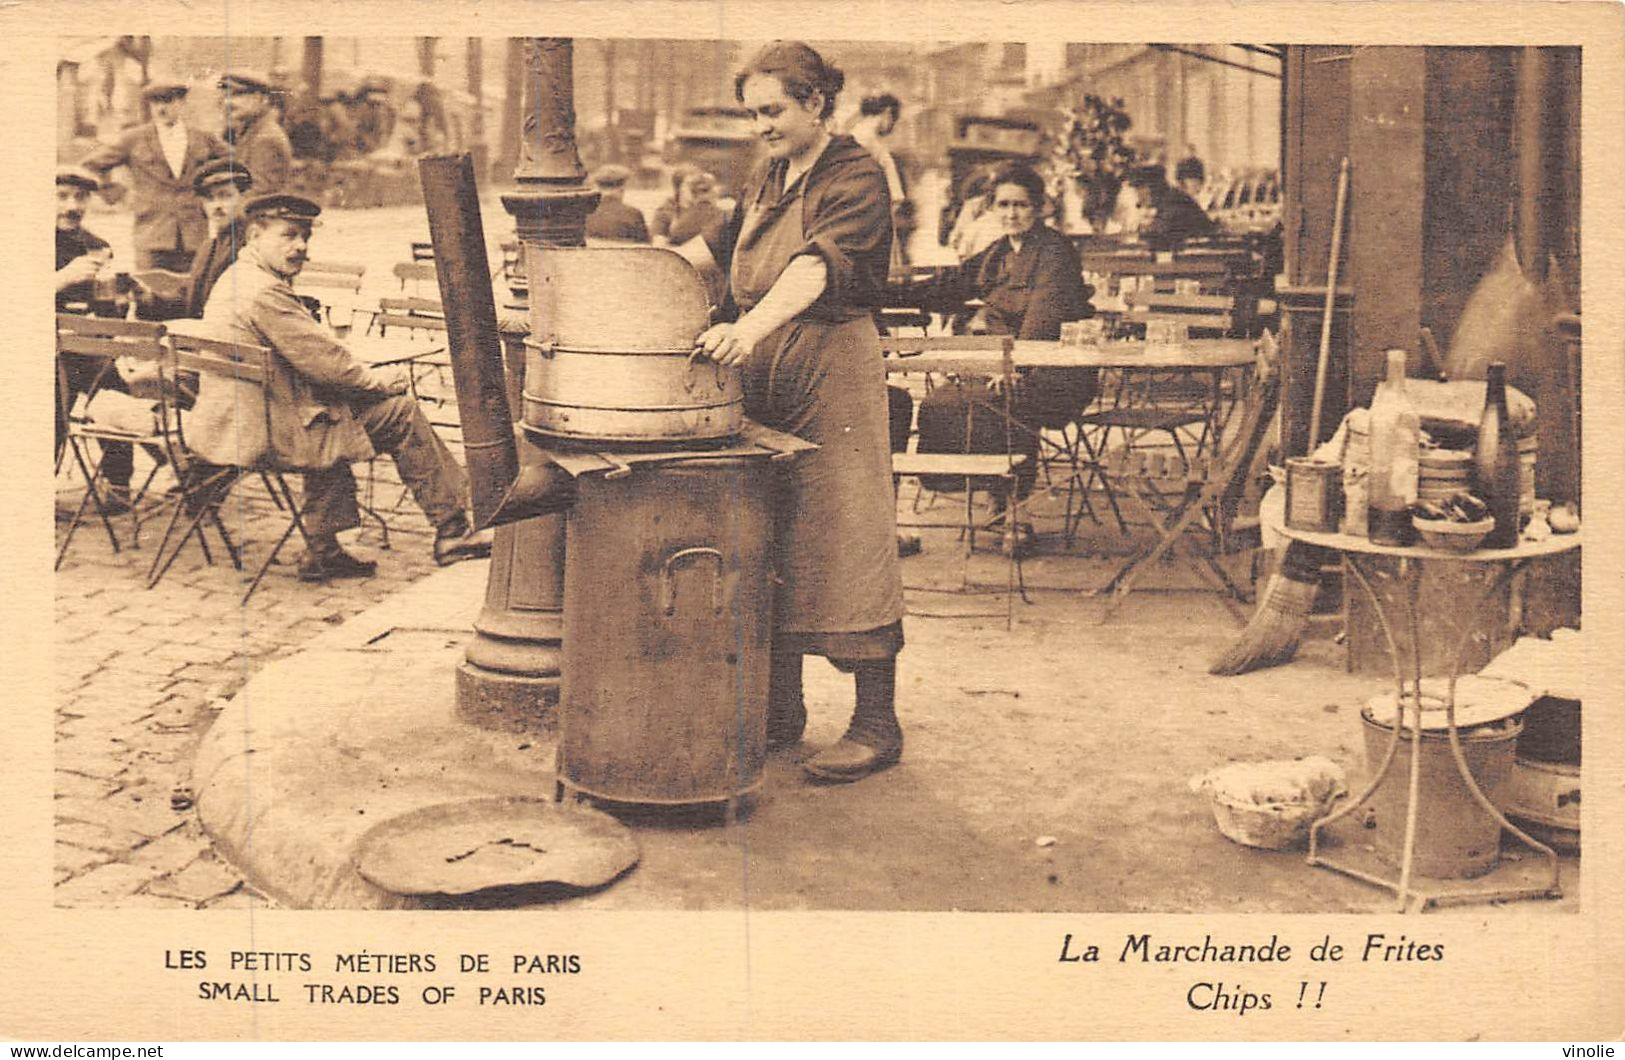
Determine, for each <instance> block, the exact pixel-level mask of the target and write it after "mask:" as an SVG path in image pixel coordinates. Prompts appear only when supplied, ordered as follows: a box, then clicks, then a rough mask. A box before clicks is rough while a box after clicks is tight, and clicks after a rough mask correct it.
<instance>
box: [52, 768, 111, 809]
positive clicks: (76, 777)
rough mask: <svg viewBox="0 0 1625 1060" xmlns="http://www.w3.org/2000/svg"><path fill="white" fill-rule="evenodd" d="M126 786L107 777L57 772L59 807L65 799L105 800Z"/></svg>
mask: <svg viewBox="0 0 1625 1060" xmlns="http://www.w3.org/2000/svg"><path fill="white" fill-rule="evenodd" d="M123 787H124V785H122V784H120V783H118V782H117V781H115V780H110V779H107V778H105V777H93V776H87V775H85V774H83V773H75V772H72V771H70V770H66V769H58V770H57V771H56V781H55V795H56V799H57V803H58V805H61V802H62V800H64V799H86V800H94V799H105V798H106V797H107V796H109V795H111V794H113V793H114V792H116V791H119V790H120V789H121V788H123Z"/></svg>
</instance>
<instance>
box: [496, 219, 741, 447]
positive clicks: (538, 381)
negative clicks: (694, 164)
mask: <svg viewBox="0 0 1625 1060" xmlns="http://www.w3.org/2000/svg"><path fill="white" fill-rule="evenodd" d="M531 254H532V259H533V260H531V261H530V262H529V263H528V265H527V269H528V272H529V274H530V275H531V276H532V277H533V280H532V285H531V286H532V297H534V298H536V299H537V300H538V303H539V305H538V313H539V319H540V322H541V327H542V330H541V331H539V332H538V333H537V334H535V335H533V336H532V338H531V339H530V341H528V342H526V344H525V345H526V368H525V389H524V410H523V413H522V416H521V420H522V422H523V424H524V426H525V428H526V429H527V430H531V431H534V432H536V433H538V434H543V435H546V436H548V437H550V438H563V439H569V440H572V441H578V442H610V443H640V442H674V441H676V442H682V441H713V440H716V439H721V438H728V437H732V436H733V435H736V434H738V433H739V432H740V431H741V430H742V429H743V427H744V422H745V395H744V388H743V385H742V383H741V381H740V376H739V371H738V369H737V368H723V367H721V366H720V365H717V364H714V363H712V362H709V361H697V360H695V359H694V358H693V357H692V353H693V350H694V339H695V338H696V337H697V336H698V335H699V334H700V333H701V332H702V331H704V330H705V328H706V326H707V325H708V324H709V323H710V316H711V307H710V305H709V304H708V302H707V298H706V292H705V285H704V283H703V281H702V280H701V279H700V276H699V274H698V273H697V272H696V271H695V270H694V267H693V266H692V265H690V264H689V263H688V262H687V261H686V260H684V259H683V257H682V256H681V255H679V254H677V253H676V252H674V251H671V250H667V249H665V248H657V247H547V248H542V249H536V250H532V251H531Z"/></svg>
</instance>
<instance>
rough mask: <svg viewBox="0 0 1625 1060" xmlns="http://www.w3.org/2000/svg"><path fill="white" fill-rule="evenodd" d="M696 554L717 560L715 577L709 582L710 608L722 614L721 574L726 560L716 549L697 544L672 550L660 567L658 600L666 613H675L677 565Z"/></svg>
mask: <svg viewBox="0 0 1625 1060" xmlns="http://www.w3.org/2000/svg"><path fill="white" fill-rule="evenodd" d="M697 556H709V557H712V558H714V559H715V560H716V561H717V572H716V578H715V580H713V581H712V583H711V610H712V612H713V613H715V614H719V615H720V614H722V576H723V571H724V569H725V562H726V561H725V560H724V559H723V556H722V553H721V552H719V551H717V550H716V549H714V548H709V547H706V546H704V545H699V546H696V547H694V548H684V549H679V550H677V551H676V552H673V553H672V554H671V555H670V556H667V557H666V562H665V564H664V565H663V566H662V567H661V569H660V602H661V604H662V605H663V606H664V607H665V610H666V614H667V615H675V614H676V613H677V573H676V568H677V565H678V564H679V563H681V562H682V561H684V560H687V559H692V558H694V557H697Z"/></svg>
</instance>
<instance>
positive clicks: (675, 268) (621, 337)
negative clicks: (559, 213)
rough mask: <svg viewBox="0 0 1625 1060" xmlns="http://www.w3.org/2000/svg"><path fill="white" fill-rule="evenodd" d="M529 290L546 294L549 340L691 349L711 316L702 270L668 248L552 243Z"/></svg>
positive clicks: (544, 338) (631, 348)
mask: <svg viewBox="0 0 1625 1060" xmlns="http://www.w3.org/2000/svg"><path fill="white" fill-rule="evenodd" d="M530 293H531V297H532V298H540V299H541V306H542V322H543V329H544V333H543V334H541V335H539V336H538V337H537V338H538V341H539V342H541V343H543V344H546V345H554V346H568V347H572V348H577V349H581V348H585V349H606V350H622V351H625V352H627V353H636V352H639V351H644V350H653V351H664V350H672V349H679V348H685V349H686V348H692V347H693V345H694V340H695V339H696V338H697V337H698V336H699V334H700V333H701V332H702V331H704V330H705V329H706V327H707V326H709V325H710V322H711V306H710V302H709V300H708V299H707V297H706V289H705V283H704V281H703V280H701V278H700V274H699V273H698V272H697V271H695V268H694V266H692V265H690V264H689V263H688V262H687V261H685V260H684V259H683V257H682V255H680V254H678V253H677V252H676V251H674V250H670V249H668V248H666V247H546V248H544V249H543V250H542V252H541V276H540V277H539V278H538V277H532V280H531V286H530Z"/></svg>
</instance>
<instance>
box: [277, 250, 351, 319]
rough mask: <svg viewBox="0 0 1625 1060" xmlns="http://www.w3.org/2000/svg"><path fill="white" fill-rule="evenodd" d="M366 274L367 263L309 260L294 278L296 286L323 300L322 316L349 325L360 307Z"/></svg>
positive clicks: (301, 290)
mask: <svg viewBox="0 0 1625 1060" xmlns="http://www.w3.org/2000/svg"><path fill="white" fill-rule="evenodd" d="M366 275H367V267H366V266H365V265H359V264H353V263H350V262H342V261H307V262H305V267H304V268H303V269H301V270H299V275H298V276H297V277H295V278H294V281H293V288H294V290H295V291H297V292H299V293H300V294H304V295H307V296H308V297H310V298H314V299H315V301H316V302H317V303H319V304H320V307H321V317H322V319H323V320H324V321H326V322H327V323H328V324H337V323H343V324H346V325H348V324H349V323H350V322H351V319H352V315H353V314H354V312H355V310H356V308H357V307H356V301H357V299H358V298H359V297H360V295H361V285H362V282H363V280H364V279H365V278H366ZM345 310H348V312H344V311H345Z"/></svg>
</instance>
